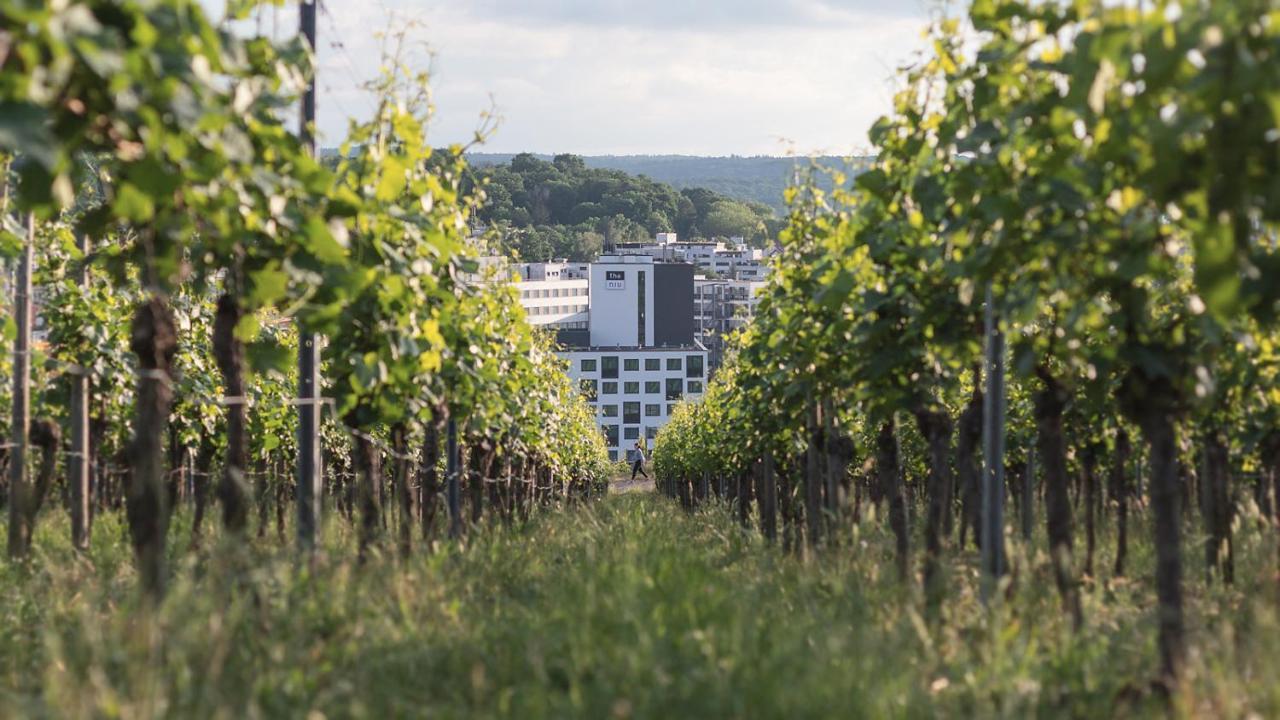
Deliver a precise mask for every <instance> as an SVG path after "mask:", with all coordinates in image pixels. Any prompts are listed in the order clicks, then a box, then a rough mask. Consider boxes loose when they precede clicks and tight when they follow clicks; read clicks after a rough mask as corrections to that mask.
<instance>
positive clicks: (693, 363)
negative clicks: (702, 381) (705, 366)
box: [684, 355, 702, 378]
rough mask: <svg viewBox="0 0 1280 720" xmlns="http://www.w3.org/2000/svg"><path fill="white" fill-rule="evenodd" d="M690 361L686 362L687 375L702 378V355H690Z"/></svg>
mask: <svg viewBox="0 0 1280 720" xmlns="http://www.w3.org/2000/svg"><path fill="white" fill-rule="evenodd" d="M687 359H688V362H687V363H685V366H684V367H685V372H684V375H685V377H691V378H700V377H702V356H701V355H689V356H688V357H687Z"/></svg>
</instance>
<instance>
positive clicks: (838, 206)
mask: <svg viewBox="0 0 1280 720" xmlns="http://www.w3.org/2000/svg"><path fill="white" fill-rule="evenodd" d="M257 5H258V3H254V2H244V3H229V12H230V16H229V18H228V21H227V22H222V23H218V22H214V21H212V20H211V19H210V18H209V17H208V16H207V15H206V11H205V9H204V6H203V5H202V3H201V2H199V0H155V1H154V2H122V1H120V0H65V1H63V2H52V3H49V2H43V1H41V0H0V223H2V224H0V257H2V258H3V260H4V262H5V264H6V268H8V269H10V270H12V272H11V275H10V276H11V278H12V280H11V282H9V283H8V285H7V287H6V290H7V294H8V295H10V296H11V297H12V299H13V302H12V304H11V305H9V304H6V306H5V308H4V316H3V318H2V320H3V337H4V342H5V345H6V352H4V353H3V354H2V355H0V376H3V378H4V379H5V382H4V383H3V386H2V387H0V407H5V408H11V412H6V413H0V430H3V433H4V437H6V438H8V440H7V442H5V443H4V444H3V445H0V466H2V467H3V469H4V472H3V479H2V480H0V483H2V486H0V491H2V492H0V498H2V499H3V502H4V503H5V509H6V511H7V520H6V521H5V526H6V531H7V547H8V560H7V562H5V563H4V564H3V565H2V566H0V606H3V608H4V610H3V612H0V715H3V716H12V717H21V716H58V717H63V716H65V717H101V716H111V717H156V716H184V717H192V716H200V717H203V716H213V717H237V716H254V717H257V716H264V715H265V716H296V715H308V714H313V715H315V716H325V715H336V716H341V717H347V716H374V717H386V716H399V715H420V714H440V715H444V716H448V717H454V716H473V715H484V716H512V717H544V716H545V717H565V716H584V717H602V716H612V717H630V716H641V717H674V716H698V717H702V716H707V717H721V716H735V717H751V716H764V717H784V716H786V717H793V716H803V717H820V716H832V715H853V716H871V717H886V716H889V717H896V716H904V717H920V716H933V715H941V716H1008V717H1026V716H1032V715H1035V716H1041V715H1043V716H1086V717H1097V716H1104V715H1108V714H1119V715H1127V714H1139V715H1164V714H1168V713H1170V712H1172V713H1174V714H1175V715H1181V716H1198V717H1205V716H1209V717H1264V716H1275V715H1278V714H1280V693H1278V692H1277V689H1278V688H1280V685H1278V684H1277V683H1275V682H1274V680H1273V678H1275V677H1276V674H1277V672H1280V650H1277V647H1280V606H1278V605H1277V602H1278V599H1280V586H1277V583H1278V582H1280V327H1278V325H1277V322H1278V320H1280V235H1278V234H1277V224H1278V223H1280V58H1277V57H1276V56H1277V54H1280V8H1278V7H1276V5H1275V3H1274V2H1273V1H1272V0H1238V1H1237V2H1230V3H1227V2H1213V3H1210V2H1201V3H1186V4H1185V5H1178V4H1174V3H1169V2H1154V3H1094V2H1086V1H1085V0H1075V1H1073V2H1042V1H1040V0H974V2H973V3H972V5H971V7H970V8H969V9H968V12H967V14H965V15H964V16H963V17H960V18H950V19H940V20H938V21H936V22H935V23H934V24H933V25H932V26H931V27H930V28H929V30H928V36H927V37H928V40H929V50H928V51H927V52H926V53H924V55H923V56H922V57H921V58H919V61H918V62H916V63H914V64H912V65H910V66H908V67H907V68H905V69H903V70H902V71H901V72H900V76H899V78H898V80H899V86H900V90H899V92H898V93H897V95H896V97H895V101H894V109H893V111H892V113H891V114H890V115H888V116H886V117H885V118H883V119H881V120H880V121H879V122H878V123H877V124H876V125H875V126H874V127H873V128H872V130H871V137H872V140H873V142H874V144H875V147H876V150H877V155H876V157H875V160H874V162H870V163H869V167H867V168H866V169H865V172H860V173H859V174H857V175H856V177H846V176H845V175H843V174H841V173H840V172H839V171H836V170H833V169H832V167H831V164H830V163H829V162H822V163H815V165H814V167H813V170H812V172H811V176H810V177H808V178H807V179H805V180H804V181H802V182H799V183H798V185H797V186H796V187H793V188H791V189H790V190H789V191H788V208H789V211H788V212H789V214H788V218H787V224H786V226H785V229H783V230H782V232H781V234H780V236H779V237H778V238H777V241H778V245H779V248H780V254H779V255H778V256H777V258H776V259H775V261H774V270H773V274H772V275H771V279H770V281H769V285H768V286H767V288H766V292H765V295H764V296H763V298H762V299H761V301H760V305H759V310H758V312H757V315H756V317H755V318H754V319H753V320H752V322H751V323H750V324H748V325H747V326H746V328H745V329H744V330H743V331H741V332H740V333H739V334H737V335H736V336H735V337H734V339H733V341H732V343H733V349H732V351H731V352H730V353H729V354H728V356H727V361H726V363H725V365H724V367H722V368H721V369H720V370H719V372H718V374H717V375H716V376H715V377H714V379H713V380H712V382H711V383H710V385H709V387H708V391H707V393H706V395H705V397H704V398H703V399H702V400H700V401H697V402H686V403H682V404H680V405H678V406H676V408H675V411H674V413H673V415H672V417H671V420H670V422H669V424H668V425H667V426H665V427H664V428H663V429H662V431H661V432H660V434H659V435H658V439H657V443H656V446H655V449H654V454H653V469H654V470H655V471H656V472H655V475H656V477H657V482H656V488H657V491H658V492H657V493H654V494H649V493H628V494H625V495H614V496H607V497H606V495H607V489H608V483H609V480H610V478H611V476H612V475H615V474H618V473H619V470H618V469H617V468H615V467H614V466H613V465H612V464H611V463H610V462H609V458H608V455H607V451H606V446H605V443H604V438H603V437H602V435H601V433H600V430H599V428H598V427H597V425H596V420H595V412H596V408H595V407H594V406H592V405H590V404H588V402H587V401H586V400H585V399H584V398H583V396H582V395H581V394H580V392H579V389H578V387H576V386H575V385H574V384H573V383H571V381H570V380H569V378H568V376H567V375H566V373H565V371H564V365H563V361H561V360H560V359H558V358H557V356H556V354H555V352H556V347H555V345H554V344H553V342H552V340H551V339H550V338H549V337H548V336H547V335H546V334H545V333H541V332H537V331H535V330H534V329H533V328H532V327H531V326H530V325H529V324H528V322H527V321H526V319H525V317H524V311H523V309H522V308H521V306H520V303H519V298H518V294H517V291H516V290H515V288H514V287H513V286H512V285H511V284H510V283H508V282H506V281H505V279H504V278H501V277H499V276H498V275H497V274H496V273H495V272H494V271H493V270H491V269H488V268H486V267H484V266H483V265H482V263H481V262H480V257H479V254H480V251H479V249H478V247H477V246H478V245H482V244H483V242H477V241H476V239H475V238H473V237H472V235H473V232H472V228H473V227H474V226H475V220H476V218H477V216H478V214H479V213H480V212H481V210H482V208H484V207H486V205H485V203H486V202H487V198H486V195H485V188H484V186H483V184H480V185H476V184H475V183H473V182H471V181H470V180H468V179H467V178H468V177H469V171H468V168H467V165H466V162H465V160H464V152H465V151H466V150H467V148H464V147H461V146H455V147H450V148H444V149H433V148H432V147H431V145H430V144H429V142H428V135H427V131H428V125H429V121H430V117H431V113H432V106H431V96H430V91H429V87H428V84H427V75H426V73H425V72H424V71H422V70H420V69H419V68H416V67H414V66H413V65H412V64H411V63H410V62H408V61H407V60H406V59H405V58H406V57H407V56H406V54H405V50H404V48H405V45H406V43H408V42H409V39H408V38H407V30H404V29H397V30H394V31H392V32H390V33H388V34H387V36H386V37H385V38H384V42H383V47H384V48H385V56H384V57H383V58H382V75H381V76H380V77H379V78H377V79H376V80H375V81H373V82H371V83H370V84H369V85H368V87H367V89H368V91H369V93H370V95H371V97H372V100H373V106H374V112H373V113H372V114H371V115H370V116H369V117H366V118H363V119H361V120H353V121H352V123H351V126H350V128H349V131H348V135H347V140H346V142H345V143H344V145H343V146H342V148H341V149H340V152H339V153H337V155H336V157H334V158H333V159H331V160H328V161H322V160H320V159H318V158H317V157H316V156H315V152H314V142H313V138H312V134H313V132H314V110H315V107H314V105H315V89H314V82H315V77H314V75H315V68H314V66H313V62H314V35H315V33H314V30H315V27H314V26H315V19H316V10H317V7H316V5H314V4H312V3H310V2H306V3H302V4H301V5H300V7H301V15H302V18H301V19H302V27H303V32H302V33H301V34H300V35H299V36H298V37H297V38H292V39H289V40H285V41H279V40H276V39H274V36H273V37H266V36H262V35H253V34H246V33H244V32H232V31H231V30H229V29H228V23H229V22H232V21H236V20H243V19H245V18H248V17H250V16H251V14H252V13H253V12H254V9H255V7H256V6H257ZM299 107H301V108H302V117H303V122H302V123H301V124H300V125H295V124H294V122H295V121H294V119H293V118H294V116H295V113H296V112H297V110H298V108H299ZM478 136H483V132H481V133H478ZM478 139H482V137H478ZM862 164H863V165H866V164H867V163H862ZM858 169H859V170H862V169H863V167H861V165H860V166H859V168H858ZM481 240H483V239H481ZM37 318H38V321H39V325H38V327H37V326H36V322H37ZM10 348H11V350H12V351H11V352H9V351H8V350H9V349H10Z"/></svg>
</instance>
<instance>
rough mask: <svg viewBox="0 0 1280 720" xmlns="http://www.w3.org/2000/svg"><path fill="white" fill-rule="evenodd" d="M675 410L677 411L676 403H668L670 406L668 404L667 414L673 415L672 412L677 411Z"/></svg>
mask: <svg viewBox="0 0 1280 720" xmlns="http://www.w3.org/2000/svg"><path fill="white" fill-rule="evenodd" d="M675 411H676V406H675V405H668V406H667V415H668V416H670V415H671V413H673V412H675Z"/></svg>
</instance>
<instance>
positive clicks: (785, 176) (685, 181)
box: [468, 153, 867, 214]
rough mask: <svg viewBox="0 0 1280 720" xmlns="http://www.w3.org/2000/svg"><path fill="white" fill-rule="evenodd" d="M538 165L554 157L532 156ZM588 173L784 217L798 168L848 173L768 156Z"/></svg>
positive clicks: (615, 165) (596, 163)
mask: <svg viewBox="0 0 1280 720" xmlns="http://www.w3.org/2000/svg"><path fill="white" fill-rule="evenodd" d="M468 157H469V158H470V160H471V162H472V163H473V164H475V165H504V164H507V163H510V162H511V159H512V158H513V157H515V155H511V154H503V153H470V154H469V155H468ZM534 157H536V158H538V159H540V160H548V161H549V160H551V159H552V156H551V155H540V154H534ZM582 160H583V162H584V163H585V164H586V166H587V167H588V168H608V169H611V170H621V171H623V172H625V173H628V174H631V175H644V176H645V177H648V178H651V179H653V180H657V181H658V182H662V183H667V184H668V185H671V186H673V187H675V188H677V189H685V188H695V187H697V188H706V189H708V190H714V191H715V192H718V193H720V194H722V195H726V196H728V197H731V198H734V199H736V200H743V201H753V202H759V203H764V204H765V205H768V206H769V207H771V208H773V209H774V211H775V212H777V213H779V214H781V213H782V212H783V200H782V197H783V191H784V190H785V189H786V188H787V186H788V185H790V184H791V183H792V181H793V178H794V177H795V172H796V169H797V168H803V167H805V166H807V165H808V164H809V163H810V162H814V163H817V164H819V165H822V166H824V167H837V168H845V167H846V166H847V162H846V159H845V158H839V157H832V156H821V157H816V158H812V159H810V158H806V157H769V156H763V155H762V156H755V157H743V156H737V155H734V156H730V157H700V156H693V155H595V156H584V157H583V158H582ZM866 161H867V158H855V159H854V167H858V166H862V165H865V164H866Z"/></svg>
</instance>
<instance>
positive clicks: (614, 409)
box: [600, 405, 618, 417]
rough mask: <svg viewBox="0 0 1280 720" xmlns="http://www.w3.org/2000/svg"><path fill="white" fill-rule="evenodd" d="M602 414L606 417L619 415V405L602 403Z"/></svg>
mask: <svg viewBox="0 0 1280 720" xmlns="http://www.w3.org/2000/svg"><path fill="white" fill-rule="evenodd" d="M600 414H601V415H603V416H605V417H618V406H617V405H601V406H600Z"/></svg>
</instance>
